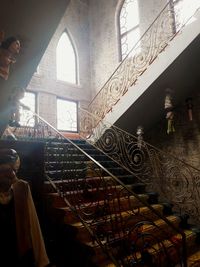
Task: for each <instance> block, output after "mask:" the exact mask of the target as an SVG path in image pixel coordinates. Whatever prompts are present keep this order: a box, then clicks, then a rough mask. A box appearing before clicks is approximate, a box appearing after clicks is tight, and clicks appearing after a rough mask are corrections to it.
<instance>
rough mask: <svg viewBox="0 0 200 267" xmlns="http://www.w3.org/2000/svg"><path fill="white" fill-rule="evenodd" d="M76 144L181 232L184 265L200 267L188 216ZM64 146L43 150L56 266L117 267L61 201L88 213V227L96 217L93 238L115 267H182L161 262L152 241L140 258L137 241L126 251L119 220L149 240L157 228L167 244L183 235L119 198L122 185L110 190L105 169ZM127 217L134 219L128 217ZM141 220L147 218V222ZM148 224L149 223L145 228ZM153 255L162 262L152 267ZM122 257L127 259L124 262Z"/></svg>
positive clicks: (48, 230) (49, 238)
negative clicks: (112, 253)
mask: <svg viewBox="0 0 200 267" xmlns="http://www.w3.org/2000/svg"><path fill="white" fill-rule="evenodd" d="M74 142H75V144H76V145H77V146H78V147H80V148H81V149H82V150H83V151H85V152H86V153H87V154H89V155H90V156H91V157H92V159H94V160H96V161H98V162H99V163H100V164H101V165H102V166H103V167H104V168H106V169H107V170H109V172H110V173H112V174H113V175H115V176H117V178H118V179H119V180H120V181H122V182H123V183H124V184H126V186H127V188H129V189H131V190H132V191H133V192H135V193H136V194H137V195H138V196H139V197H140V199H142V200H143V201H144V202H147V203H149V204H150V205H151V207H153V209H154V210H156V211H157V213H158V214H161V215H163V216H165V218H167V219H168V220H169V221H170V222H171V223H172V224H173V225H174V226H175V227H177V228H179V229H182V230H183V231H184V232H185V235H186V241H187V253H188V266H193V267H198V266H199V267H200V252H199V244H200V243H199V241H200V240H199V236H200V231H199V229H198V228H195V227H194V226H193V227H192V226H190V225H189V224H188V223H187V219H188V216H186V215H180V214H173V211H172V205H170V204H169V203H159V202H158V195H157V193H155V192H146V188H145V185H144V184H143V183H141V182H139V181H138V180H137V179H136V178H135V177H133V176H132V175H131V174H130V173H128V171H126V170H124V169H123V168H122V167H120V166H119V165H118V164H117V163H115V162H113V161H112V160H111V159H109V158H108V157H107V156H105V155H104V154H102V153H101V152H99V151H98V150H96V149H95V148H93V147H92V146H91V145H89V144H86V142H85V141H82V140H76V141H74ZM66 146H67V149H63V144H62V145H59V143H58V142H49V144H47V145H46V156H45V160H46V161H45V169H46V174H47V175H48V177H49V178H50V180H51V181H53V183H54V185H52V182H50V181H49V180H47V181H45V184H44V194H45V205H44V208H45V209H44V210H45V213H46V222H45V227H44V230H43V231H44V236H45V240H46V244H47V250H48V253H49V255H50V258H51V261H52V262H53V263H55V264H56V266H57V267H64V266H70V267H73V266H74V267H95V266H96V267H103V266H105V267H106V266H107V267H109V266H110V267H111V266H116V265H115V264H113V263H112V261H111V260H110V259H109V257H108V256H107V255H106V254H105V253H103V252H102V249H101V247H100V246H99V244H98V243H97V242H96V240H95V239H94V238H93V237H92V236H91V234H90V233H89V231H88V230H87V229H86V228H85V226H84V225H83V224H82V222H81V221H80V219H79V218H78V217H77V216H76V214H75V213H74V212H73V211H72V210H71V209H70V208H69V207H68V206H67V204H66V202H65V200H64V198H65V199H67V201H69V203H70V204H71V205H73V206H74V207H76V211H80V212H81V213H82V214H84V213H85V214H87V220H86V222H88V223H91V220H94V217H91V218H90V216H89V212H90V213H91V214H93V215H94V214H95V218H96V221H94V222H93V227H94V226H95V234H96V236H97V237H98V238H99V239H101V240H102V243H103V244H104V243H105V242H106V241H107V242H109V244H110V247H112V248H113V249H114V250H117V253H116V255H117V257H118V259H120V261H119V262H120V264H119V266H123V267H125V266H127V267H128V266H135V267H139V266H146V267H153V266H154V267H158V266H161V267H168V266H171V267H172V266H174V267H175V266H176V267H178V266H181V265H180V264H176V259H175V257H176V255H175V254H174V259H173V260H174V262H172V261H171V262H170V261H169V262H167V261H166V258H165V257H163V259H162V257H161V255H159V254H162V251H161V249H160V248H159V244H157V243H156V242H155V240H150V239H148V238H147V240H146V242H147V241H148V248H147V250H145V251H146V252H145V251H144V250H143V252H142V253H141V252H140V248H142V247H143V245H144V244H143V241H142V240H138V242H137V244H135V247H134V248H132V250H130V247H128V246H127V240H126V237H127V236H126V234H125V232H124V229H125V228H122V229H119V226H118V224H117V223H115V222H118V221H119V220H123V221H125V222H126V229H130V228H131V227H133V226H134V225H137V224H138V225H139V224H140V227H139V228H138V229H140V231H144V232H148V234H149V236H156V237H158V239H159V240H160V239H161V238H162V236H161V235H162V234H161V233H160V229H161V230H162V231H163V232H167V235H168V236H170V240H172V241H173V242H177V246H178V242H179V241H180V238H181V236H180V234H178V233H177V234H174V231H173V230H172V229H171V227H170V226H169V225H167V224H166V223H165V222H164V221H163V220H162V219H159V218H158V216H157V214H154V213H153V212H152V210H149V209H148V208H147V207H145V206H144V205H143V203H142V202H140V201H138V199H137V198H136V197H135V196H133V195H132V196H129V197H127V195H126V194H124V195H123V187H122V186H121V185H120V184H116V186H114V187H113V186H112V183H111V180H112V178H111V177H110V176H109V175H108V173H107V172H106V170H105V169H101V168H99V166H97V168H96V167H94V163H93V161H92V159H88V157H86V156H85V155H84V154H83V153H79V150H78V149H77V148H73V146H72V145H71V144H70V143H69V144H66ZM102 177H103V183H106V184H107V186H106V190H107V192H106V196H107V198H108V201H109V205H108V206H106V205H105V192H104V190H105V187H104V186H102V185H103V183H102ZM97 206H98V208H97ZM130 213H131V214H132V216H130ZM144 218H145V219H146V222H145V223H144ZM148 220H149V221H152V222H153V223H152V224H148V223H147V221H148ZM115 227H116V229H115ZM108 233H112V236H110V237H109V235H107V234H108ZM105 236H107V237H109V240H108V239H107V240H106V241H105ZM125 236H126V237H125ZM163 244H164V245H165V246H166V248H167V251H168V250H169V255H170V257H171V255H172V258H173V253H174V252H173V249H172V247H171V243H170V242H169V241H168V240H165V239H164V237H163ZM131 253H134V254H135V255H136V256H137V259H140V260H139V263H138V262H134V260H133V259H132V257H131ZM145 253H146V254H145ZM155 253H157V254H158V255H159V256H158V257H160V258H161V259H162V260H160V263H159V264H157V265H154V264H153V262H152V258H151V256H152V255H154V254H155ZM129 254H130V256H129ZM123 257H125V258H126V260H124V261H123V260H122V258H123ZM127 259H128V260H127Z"/></svg>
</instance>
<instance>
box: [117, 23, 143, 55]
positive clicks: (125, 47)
mask: <svg viewBox="0 0 200 267" xmlns="http://www.w3.org/2000/svg"><path fill="white" fill-rule="evenodd" d="M139 39H140V29H139V27H138V28H136V29H134V30H133V31H131V32H129V33H128V34H126V35H125V36H124V37H123V38H122V39H121V48H122V59H124V58H125V57H126V55H127V54H128V53H129V52H130V50H131V49H132V48H133V47H134V45H135V44H136V43H137V42H138V41H139Z"/></svg>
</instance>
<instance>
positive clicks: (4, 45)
mask: <svg viewBox="0 0 200 267" xmlns="http://www.w3.org/2000/svg"><path fill="white" fill-rule="evenodd" d="M16 41H18V39H17V38H16V37H14V36H11V37H8V38H7V39H6V40H5V41H3V42H2V43H1V48H4V49H8V48H9V46H10V45H11V44H12V43H13V42H16Z"/></svg>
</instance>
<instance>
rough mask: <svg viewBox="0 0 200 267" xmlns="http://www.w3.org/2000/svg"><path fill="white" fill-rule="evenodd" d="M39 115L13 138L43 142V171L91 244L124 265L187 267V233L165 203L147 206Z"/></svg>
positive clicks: (126, 266) (117, 263) (125, 266)
mask: <svg viewBox="0 0 200 267" xmlns="http://www.w3.org/2000/svg"><path fill="white" fill-rule="evenodd" d="M35 119H36V120H37V129H38V125H39V126H40V127H39V129H40V130H39V131H37V129H35V130H34V128H30V132H28V127H27V128H26V127H25V128H23V129H21V128H18V129H16V130H15V136H16V138H17V137H18V138H20V140H30V141H31V140H34V141H35V140H36V139H37V140H39V141H42V140H43V141H44V142H45V174H46V175H47V177H48V179H50V181H51V183H53V184H54V187H55V188H56V192H57V194H59V196H60V197H61V198H63V199H64V201H65V203H66V205H67V206H68V208H69V209H70V210H71V211H72V212H73V214H74V216H75V217H77V218H78V219H79V220H80V221H81V222H82V224H83V225H84V226H85V227H86V228H87V230H88V232H89V234H88V237H87V238H88V240H87V241H88V242H92V244H93V246H97V247H101V248H102V249H103V251H104V252H105V255H107V256H109V257H110V258H111V259H112V261H113V262H114V264H115V265H116V266H120V267H121V266H124V267H128V266H138V267H139V266H144V265H145V264H147V263H148V264H149V263H151V264H152V266H155V267H159V266H176V264H179V265H180V266H184V267H185V266H186V264H185V262H184V260H183V259H185V257H184V255H185V250H184V249H185V238H186V237H185V234H184V233H182V232H181V231H179V230H178V229H177V228H176V226H174V224H173V223H172V221H171V219H168V218H166V217H165V216H163V206H162V205H160V204H154V205H150V204H148V203H147V201H146V199H145V197H142V196H140V195H138V194H135V193H134V192H133V191H132V190H131V187H130V186H128V185H124V184H123V182H122V181H121V180H120V179H119V178H118V177H116V176H114V175H113V174H112V173H110V172H109V171H108V170H107V169H105V167H103V166H102V165H101V164H100V163H98V162H97V161H95V160H94V159H93V158H92V157H91V156H89V155H88V154H87V153H86V152H84V151H83V150H82V149H81V148H80V147H79V146H78V145H77V144H76V143H73V142H72V141H71V140H69V139H67V138H65V137H64V136H63V135H62V134H60V133H59V132H58V131H57V130H56V129H55V128H53V127H51V125H50V124H48V123H46V122H45V121H44V120H43V119H41V118H40V117H38V116H36V118H35ZM33 133H35V135H34V138H33ZM36 133H38V138H37V135H36ZM18 134H19V136H18ZM23 134H24V135H23ZM69 217H70V216H69ZM66 220H67V219H66ZM69 220H70V218H69ZM68 223H70V221H69V222H68ZM85 238H86V236H85V235H84V241H85V240H86V239H87V238H86V239H85ZM164 263H165V265H164ZM166 264H167V265H166ZM148 266H149V265H148Z"/></svg>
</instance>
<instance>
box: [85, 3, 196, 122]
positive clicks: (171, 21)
mask: <svg viewBox="0 0 200 267" xmlns="http://www.w3.org/2000/svg"><path fill="white" fill-rule="evenodd" d="M176 2H178V4H174V1H172V0H170V1H169V2H168V3H167V5H166V6H165V7H164V8H163V10H162V11H161V12H160V14H159V15H158V16H157V17H156V19H155V20H154V21H153V23H152V24H151V25H150V26H149V28H148V29H147V31H146V32H145V33H144V34H143V35H142V36H141V38H140V40H138V42H137V43H136V44H135V46H134V47H133V49H132V50H131V51H130V52H129V54H128V55H127V56H126V57H125V59H124V60H123V61H122V62H121V63H120V64H119V66H118V67H117V69H116V70H115V71H114V73H113V74H112V75H111V77H110V78H109V79H108V81H107V82H106V83H105V84H104V85H103V87H102V88H101V89H100V91H99V92H98V94H97V95H96V96H95V97H94V99H93V100H92V101H91V103H90V104H89V106H88V111H89V112H91V113H93V114H95V115H97V116H98V117H99V118H101V119H102V118H104V117H105V115H106V114H107V113H108V112H110V111H111V110H112V107H113V106H114V105H115V104H116V103H117V102H118V101H119V100H120V99H121V98H122V97H123V95H124V94H126V92H127V91H128V90H129V89H130V87H131V86H133V85H134V84H135V83H136V82H137V79H138V77H139V76H141V75H142V74H143V73H144V72H145V71H146V69H147V68H148V67H149V66H150V65H151V64H152V62H153V61H154V60H155V59H156V58H157V56H158V55H159V54H160V53H161V52H162V51H163V50H164V49H165V48H166V46H167V45H168V44H169V43H170V41H171V40H172V39H173V38H174V37H175V36H176V35H177V33H178V32H179V31H180V30H181V29H182V28H183V27H184V26H185V25H186V24H187V23H189V22H190V20H192V18H193V16H194V14H195V12H196V11H197V9H199V8H200V2H199V0H192V1H191V0H189V1H188V0H187V1H186V0H184V1H183V0H180V1H176ZM181 3H182V5H181Z"/></svg>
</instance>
